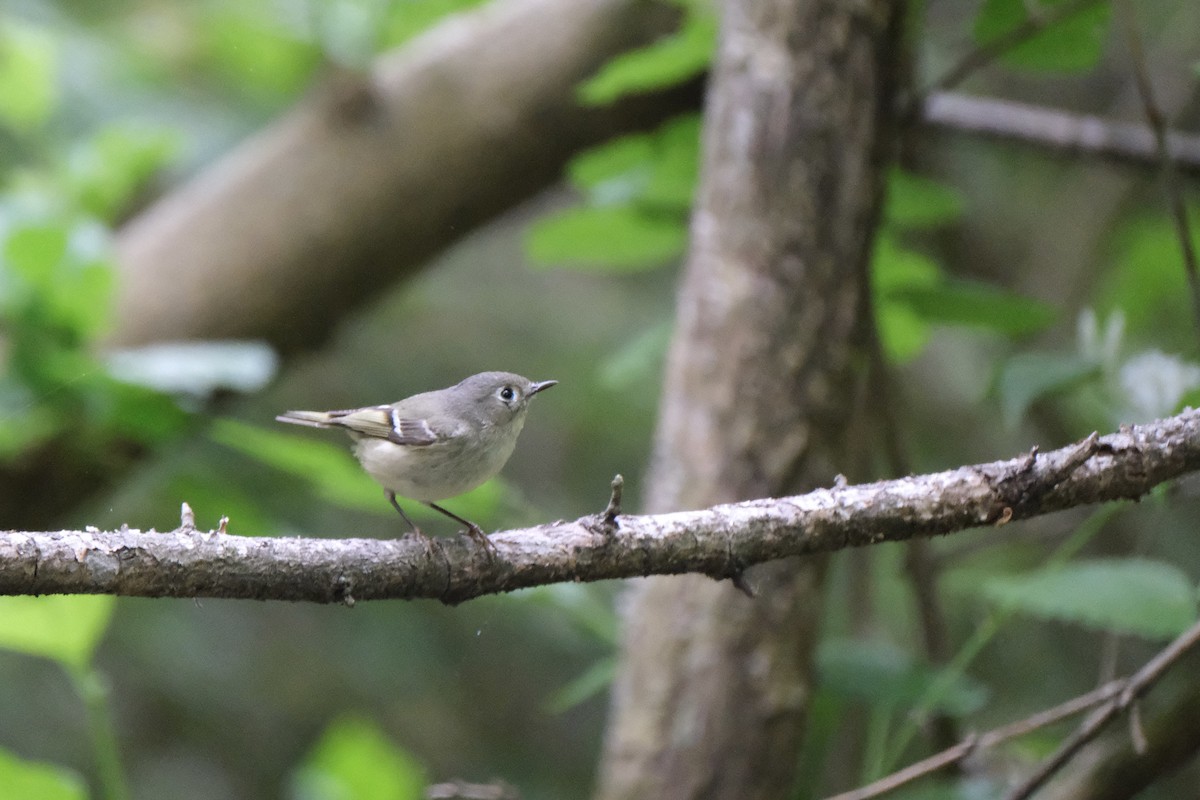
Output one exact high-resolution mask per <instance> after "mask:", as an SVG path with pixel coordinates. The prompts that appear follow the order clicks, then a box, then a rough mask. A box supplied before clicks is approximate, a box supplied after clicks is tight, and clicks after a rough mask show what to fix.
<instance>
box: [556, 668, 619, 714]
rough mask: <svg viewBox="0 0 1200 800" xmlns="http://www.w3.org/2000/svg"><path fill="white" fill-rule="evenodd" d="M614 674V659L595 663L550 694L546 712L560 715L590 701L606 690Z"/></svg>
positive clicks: (615, 672) (615, 669) (615, 670)
mask: <svg viewBox="0 0 1200 800" xmlns="http://www.w3.org/2000/svg"><path fill="white" fill-rule="evenodd" d="M616 674H617V659H616V658H612V657H610V658H603V659H601V660H599V661H597V662H596V663H595V664H592V666H590V667H588V668H587V670H586V671H584V673H583V674H582V675H580V676H579V677H577V678H575V679H574V680H572V681H571V682H570V683H568V684H567V685H566V686H564V687H562V688H561V689H559V690H558V691H556V692H555V693H554V694H552V695H551V696H550V697H549V699H547V700H546V711H548V712H549V713H551V714H562V713H564V712H566V711H570V710H571V709H572V708H574V707H575V706H577V705H579V704H581V703H585V702H587V701H588V700H591V699H592V698H593V697H595V696H596V695H598V694H600V693H601V692H603V691H604V690H605V689H607V688H608V686H609V684H611V683H612V681H613V678H614V677H615V676H616Z"/></svg>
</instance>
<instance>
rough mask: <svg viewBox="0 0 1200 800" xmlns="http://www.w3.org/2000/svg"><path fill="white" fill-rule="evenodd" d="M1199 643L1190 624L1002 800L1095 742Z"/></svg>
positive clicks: (1021, 794) (1024, 792)
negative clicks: (1114, 720) (1110, 723)
mask: <svg viewBox="0 0 1200 800" xmlns="http://www.w3.org/2000/svg"><path fill="white" fill-rule="evenodd" d="M1197 643H1200V622H1198V623H1196V624H1195V625H1193V626H1192V627H1191V628H1189V629H1188V630H1187V631H1185V632H1184V633H1183V634H1181V635H1180V636H1179V637H1178V638H1176V639H1175V641H1173V642H1171V643H1170V644H1169V645H1167V646H1166V647H1165V648H1164V649H1163V650H1162V651H1161V652H1159V653H1158V655H1156V656H1155V657H1154V658H1152V659H1150V660H1149V661H1148V662H1146V664H1145V665H1144V666H1143V667H1142V668H1141V669H1139V670H1138V671H1137V672H1135V673H1134V674H1133V675H1132V676H1131V677H1130V678H1129V680H1128V681H1126V682H1125V686H1124V687H1123V688H1122V690H1121V692H1120V693H1119V694H1118V695H1117V696H1116V697H1113V698H1111V699H1110V700H1108V701H1107V702H1105V703H1104V704H1103V705H1101V706H1099V707H1098V708H1097V709H1096V710H1095V711H1093V712H1092V713H1091V714H1089V715H1088V717H1087V718H1086V719H1085V720H1084V721H1083V724H1081V725H1080V726H1079V727H1078V728H1077V729H1076V730H1075V732H1074V733H1072V734H1071V735H1070V736H1068V737H1067V738H1066V739H1065V740H1063V742H1062V744H1060V745H1059V747H1058V749H1057V750H1055V751H1054V752H1053V753H1051V754H1050V755H1049V756H1048V757H1047V758H1046V760H1045V761H1043V762H1042V763H1041V764H1040V765H1039V766H1038V768H1037V770H1036V771H1035V772H1034V773H1033V774H1032V775H1030V776H1029V777H1028V778H1026V779H1025V781H1024V782H1023V783H1021V785H1019V786H1018V787H1017V788H1016V789H1014V790H1013V791H1012V792H1011V793H1010V794H1009V795H1008V796H1007V798H1006V800H1026V799H1027V798H1028V797H1030V796H1031V795H1032V794H1033V793H1034V792H1035V791H1037V790H1038V789H1039V788H1040V787H1041V786H1042V785H1043V784H1044V783H1045V782H1046V781H1048V780H1050V778H1051V777H1053V776H1054V774H1055V773H1056V772H1058V771H1059V770H1060V769H1062V767H1063V766H1064V765H1065V764H1066V763H1067V762H1068V761H1070V760H1071V758H1073V757H1074V756H1075V754H1076V753H1078V752H1079V750H1080V749H1081V748H1082V747H1083V746H1084V745H1085V744H1087V743H1088V742H1090V741H1091V740H1093V739H1095V738H1096V737H1097V736H1099V735H1100V732H1101V731H1103V730H1104V728H1105V726H1106V725H1108V723H1109V722H1111V721H1112V719H1113V718H1114V717H1115V716H1116V715H1117V714H1118V713H1120V712H1122V711H1124V710H1126V709H1127V708H1129V706H1130V705H1131V704H1132V703H1133V702H1134V701H1135V700H1137V698H1139V697H1141V696H1142V695H1143V694H1144V693H1145V692H1146V691H1147V690H1148V689H1149V688H1150V687H1151V686H1153V685H1154V683H1155V682H1156V681H1158V679H1159V678H1161V677H1162V676H1163V674H1164V673H1166V671H1167V670H1168V669H1170V668H1171V666H1172V665H1173V664H1175V662H1176V661H1178V660H1179V659H1180V658H1181V657H1182V656H1183V655H1184V654H1185V653H1187V652H1188V651H1189V650H1191V649H1192V648H1193V647H1195V646H1196V645H1197Z"/></svg>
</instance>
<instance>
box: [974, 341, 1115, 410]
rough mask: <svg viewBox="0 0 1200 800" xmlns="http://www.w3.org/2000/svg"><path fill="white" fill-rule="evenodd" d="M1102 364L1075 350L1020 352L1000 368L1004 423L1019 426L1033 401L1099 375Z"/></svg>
mask: <svg viewBox="0 0 1200 800" xmlns="http://www.w3.org/2000/svg"><path fill="white" fill-rule="evenodd" d="M1099 375H1100V365H1099V364H1097V363H1096V362H1095V361H1093V360H1091V359H1088V358H1085V357H1083V356H1079V355H1075V354H1073V353H1066V354H1059V353H1049V352H1042V351H1033V352H1028V353H1019V354H1017V355H1015V356H1013V357H1012V358H1010V359H1009V360H1008V361H1007V362H1006V363H1005V364H1004V366H1003V367H1002V368H1001V370H1000V374H999V376H998V378H997V381H996V392H997V395H998V397H999V400H1000V412H1001V415H1002V416H1003V418H1004V423H1005V424H1006V425H1007V426H1009V427H1010V428H1012V427H1016V425H1017V423H1019V422H1020V421H1021V420H1022V419H1023V418H1024V417H1025V413H1026V412H1027V411H1028V410H1029V407H1030V406H1031V405H1033V403H1034V402H1036V401H1038V400H1040V399H1042V398H1044V397H1048V396H1050V395H1052V394H1056V393H1059V392H1065V391H1068V390H1070V389H1073V388H1075V387H1077V386H1079V385H1080V384H1082V383H1084V382H1085V381H1088V380H1090V379H1093V378H1096V377H1099Z"/></svg>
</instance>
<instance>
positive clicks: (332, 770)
mask: <svg viewBox="0 0 1200 800" xmlns="http://www.w3.org/2000/svg"><path fill="white" fill-rule="evenodd" d="M294 781H295V789H296V791H295V794H296V796H299V797H303V798H305V799H306V800H420V798H422V797H423V796H424V793H425V772H424V770H423V769H422V768H421V765H420V764H419V763H417V761H416V759H414V758H413V757H412V756H411V755H409V754H408V753H406V752H405V751H404V750H402V749H401V748H400V747H398V746H397V745H396V744H395V743H394V742H392V741H391V740H390V739H389V738H388V737H387V736H386V735H385V734H384V732H383V731H381V730H380V729H379V727H378V726H377V725H375V724H374V723H373V722H371V721H369V720H366V719H363V718H361V717H357V716H346V717H342V718H340V719H338V720H335V721H334V722H333V723H331V724H330V726H329V727H328V728H327V729H326V730H325V733H324V735H322V737H321V739H320V741H318V742H317V743H316V745H315V746H314V747H313V749H312V751H311V752H310V753H309V755H308V757H307V758H306V759H305V760H304V763H303V764H302V765H301V766H300V769H299V770H298V771H297V774H296V775H295V777H294Z"/></svg>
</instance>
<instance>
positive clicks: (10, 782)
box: [0, 748, 88, 800]
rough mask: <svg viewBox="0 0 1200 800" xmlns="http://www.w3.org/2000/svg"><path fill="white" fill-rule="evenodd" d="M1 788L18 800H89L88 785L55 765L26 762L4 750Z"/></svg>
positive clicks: (0, 757)
mask: <svg viewBox="0 0 1200 800" xmlns="http://www.w3.org/2000/svg"><path fill="white" fill-rule="evenodd" d="M0 786H3V787H4V796H5V797H11V798H14V800H87V796H88V792H87V785H86V784H85V783H84V782H83V779H82V778H80V777H79V776H78V775H76V774H75V773H74V772H71V771H70V770H68V769H66V768H65V767H60V766H57V765H54V764H44V763H41V762H38V761H26V760H24V759H21V758H18V757H17V756H16V755H14V754H12V753H11V752H9V751H8V750H5V749H3V748H0Z"/></svg>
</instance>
